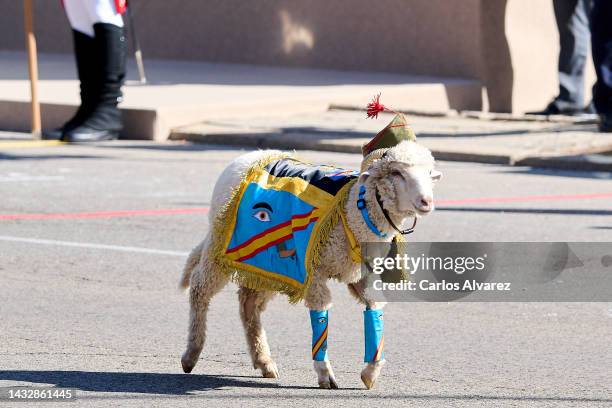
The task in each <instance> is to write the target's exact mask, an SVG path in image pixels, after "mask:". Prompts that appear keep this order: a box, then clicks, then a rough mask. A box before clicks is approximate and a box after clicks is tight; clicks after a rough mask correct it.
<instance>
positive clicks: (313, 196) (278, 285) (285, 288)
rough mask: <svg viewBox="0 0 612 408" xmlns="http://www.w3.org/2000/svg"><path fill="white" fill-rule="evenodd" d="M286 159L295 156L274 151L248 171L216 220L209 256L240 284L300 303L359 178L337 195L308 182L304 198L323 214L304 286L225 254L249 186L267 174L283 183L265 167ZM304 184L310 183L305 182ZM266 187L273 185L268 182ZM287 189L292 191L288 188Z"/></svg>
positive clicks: (310, 245)
mask: <svg viewBox="0 0 612 408" xmlns="http://www.w3.org/2000/svg"><path fill="white" fill-rule="evenodd" d="M283 158H293V157H292V155H290V154H286V153H281V154H278V153H272V154H270V155H268V156H266V157H263V158H262V159H261V160H259V161H257V162H255V163H253V165H252V166H251V168H249V169H248V170H247V171H246V172H245V174H244V176H243V179H242V181H241V182H240V185H239V186H237V187H236V188H234V189H233V190H232V192H231V194H230V198H229V200H228V201H227V202H226V204H225V205H224V206H223V207H222V208H221V209H220V210H219V213H218V214H217V217H216V218H215V220H214V221H213V231H220V232H221V233H219V234H216V235H213V236H212V241H211V246H210V249H209V257H210V258H211V259H213V260H214V262H215V263H216V264H217V265H218V266H219V267H220V268H221V270H222V271H223V272H224V273H226V274H227V275H229V276H230V278H231V279H232V280H233V281H234V282H235V283H237V284H238V285H241V286H245V287H248V288H251V289H254V290H270V291H279V292H282V293H285V294H286V295H287V296H288V297H289V301H290V302H291V303H296V302H298V301H300V300H301V299H303V297H304V296H305V294H306V293H307V291H308V288H309V287H310V282H311V278H312V274H313V271H314V269H315V268H316V267H318V265H319V264H320V262H321V259H320V252H321V248H322V245H323V244H324V243H325V242H327V239H328V238H329V234H330V233H331V231H332V230H333V228H334V226H335V225H336V223H337V222H339V221H340V218H341V213H342V212H343V204H344V203H345V202H346V199H347V196H348V191H349V190H350V188H351V187H352V186H353V185H354V183H355V182H356V181H357V179H355V180H352V181H350V182H349V183H347V184H346V185H345V186H344V187H343V188H342V189H341V190H340V191H339V192H338V193H337V194H336V195H335V196H334V195H331V194H329V193H327V192H325V191H323V190H320V189H318V188H316V187H315V186H313V185H310V184H308V185H307V186H306V185H304V186H303V187H304V191H300V194H299V196H300V198H303V199H304V201H306V202H308V203H309V204H311V205H314V206H316V207H318V208H319V210H320V211H321V214H322V215H321V216H320V217H319V220H318V221H317V222H316V223H315V225H314V228H313V231H312V236H311V239H310V240H309V243H308V247H307V248H306V260H305V267H306V272H307V274H306V279H305V281H304V284H303V285H302V284H300V283H299V282H297V281H295V280H293V279H291V278H288V277H285V276H282V275H278V274H273V273H270V272H268V271H265V270H262V269H260V268H257V267H253V266H251V265H247V264H244V263H241V262H236V261H233V260H231V259H229V258H228V257H227V256H226V255H225V250H226V249H227V247H228V245H229V242H230V240H231V236H232V233H233V231H234V228H235V225H236V214H237V211H238V204H239V203H240V199H241V198H242V195H243V194H244V191H245V189H246V187H247V186H248V185H249V184H250V183H251V182H253V181H255V180H258V181H259V180H262V178H263V177H265V179H263V180H264V181H263V182H264V184H265V181H266V180H270V177H272V178H274V179H278V180H274V181H275V182H276V181H279V182H282V181H283V180H282V179H284V178H283V177H275V176H272V175H270V174H269V173H267V172H266V171H265V170H263V168H264V167H265V166H266V165H268V164H269V163H271V162H272V161H275V160H280V159H283ZM262 173H263V174H262ZM287 179H288V180H290V181H291V182H292V183H294V184H297V183H300V182H301V181H302V180H301V179H299V178H295V177H291V178H289V177H288V178H287ZM304 183H306V182H305V181H304ZM258 184H259V182H258ZM266 188H269V185H268V184H266ZM285 191H291V190H290V189H288V190H285ZM294 191H295V190H294ZM272 277H273V279H272Z"/></svg>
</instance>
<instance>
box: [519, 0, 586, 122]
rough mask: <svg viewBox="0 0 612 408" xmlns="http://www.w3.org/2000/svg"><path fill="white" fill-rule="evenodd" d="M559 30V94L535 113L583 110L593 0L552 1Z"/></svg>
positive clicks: (550, 113)
mask: <svg viewBox="0 0 612 408" xmlns="http://www.w3.org/2000/svg"><path fill="white" fill-rule="evenodd" d="M553 8H554V11H555V20H556V23H557V29H558V31H559V45H560V50H559V60H558V79H559V94H558V95H557V97H555V99H553V101H552V102H551V103H550V104H549V105H548V106H547V107H546V108H545V109H544V110H543V111H538V112H530V113H532V114H541V115H555V114H570V115H572V114H579V113H582V112H583V111H584V69H585V64H586V59H587V56H588V53H589V36H590V31H589V10H590V8H591V0H553Z"/></svg>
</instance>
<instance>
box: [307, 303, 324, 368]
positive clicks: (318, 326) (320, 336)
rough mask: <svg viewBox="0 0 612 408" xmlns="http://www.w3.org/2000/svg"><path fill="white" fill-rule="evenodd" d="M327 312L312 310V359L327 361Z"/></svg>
mask: <svg viewBox="0 0 612 408" xmlns="http://www.w3.org/2000/svg"><path fill="white" fill-rule="evenodd" d="M327 323H328V319H327V310H311V311H310V324H311V325H312V359H313V360H316V361H327V360H328V358H327Z"/></svg>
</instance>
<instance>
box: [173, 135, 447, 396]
mask: <svg viewBox="0 0 612 408" xmlns="http://www.w3.org/2000/svg"><path fill="white" fill-rule="evenodd" d="M280 153H281V152H279V151H274V150H260V151H255V152H251V153H247V154H245V155H242V156H240V157H238V158H236V159H235V160H234V161H233V162H231V163H230V164H229V166H228V167H227V168H225V170H224V171H223V172H222V173H221V175H220V176H219V179H218V181H217V183H216V185H215V188H214V191H213V197H212V202H211V207H210V214H209V218H210V221H211V225H214V220H215V219H216V217H217V215H218V212H219V209H220V208H221V207H222V206H223V205H224V204H225V203H226V202H227V201H228V200H229V198H230V194H231V191H232V189H234V188H236V187H237V186H238V185H239V184H240V181H241V180H242V178H243V176H244V174H245V173H246V171H247V170H248V169H249V168H250V167H251V166H252V165H253V164H254V163H256V162H257V161H259V160H261V159H264V158H265V157H266V156H270V155H278V154H280ZM440 177H441V173H439V172H437V171H436V170H435V169H434V159H433V156H432V155H431V152H430V151H429V150H428V149H427V148H425V147H423V146H421V145H419V144H417V143H415V142H406V141H405V142H401V143H400V144H398V145H397V146H395V147H393V148H392V149H389V150H388V152H387V154H386V155H385V156H384V157H383V158H381V159H380V160H377V161H375V162H373V163H372V164H371V165H370V166H369V167H368V168H367V170H366V171H365V172H363V173H362V174H361V175H360V179H359V182H357V183H355V184H354V185H353V187H352V188H351V190H350V192H349V197H348V200H347V203H346V205H345V207H344V211H345V214H346V219H347V223H348V225H349V227H350V229H351V231H352V232H353V234H354V235H355V238H356V239H357V241H359V242H388V241H390V240H391V239H392V237H393V234H394V232H395V231H394V229H393V227H392V226H391V225H389V223H388V222H387V220H386V218H385V217H384V214H383V212H382V210H381V209H380V206H379V205H378V204H377V202H376V191H378V192H379V194H380V196H381V200H382V203H383V206H384V208H385V209H386V210H387V211H388V213H389V215H390V217H391V219H392V220H393V221H394V223H395V224H396V225H401V224H403V223H404V222H405V221H407V219H408V218H412V217H421V216H424V215H427V214H429V213H430V212H431V211H432V210H433V207H434V206H433V188H434V185H435V182H436V181H437V180H439V179H440ZM361 184H364V185H365V186H366V196H365V199H366V206H367V209H368V212H369V214H370V218H371V219H372V221H373V222H374V224H375V225H376V226H377V227H378V229H379V230H381V231H382V232H384V233H386V234H387V237H386V238H381V237H379V236H377V235H376V234H374V233H373V232H372V231H371V230H370V229H369V228H368V226H367V225H366V224H365V222H364V220H363V218H362V215H361V212H360V211H359V210H358V209H357V206H356V202H357V198H358V197H357V195H358V191H359V186H360V185H361ZM216 233H219V231H216ZM210 236H211V231H209V234H208V236H207V237H206V238H205V239H204V241H203V242H202V243H200V244H199V245H198V246H197V247H196V248H195V249H194V250H193V251H192V252H191V254H190V256H189V259H188V260H187V263H186V266H185V269H184V273H183V277H182V279H181V286H182V287H184V288H187V287H188V286H191V292H190V295H191V296H190V299H191V313H190V331H189V337H188V344H187V350H186V351H185V353H184V354H183V358H182V360H181V361H182V364H183V369H184V370H185V372H190V371H191V370H192V369H193V367H194V366H195V364H196V362H197V360H198V358H199V355H200V352H201V351H202V347H203V344H204V339H205V331H206V311H207V309H208V305H209V302H210V299H211V298H212V297H213V296H214V295H215V294H216V293H218V291H219V290H221V288H223V286H225V284H226V283H227V281H228V278H227V276H225V274H223V272H221V271H220V270H219V269H218V268H217V267H216V265H214V264H213V263H212V262H210V261H209V259H208V257H207V251H208V245H209V242H210ZM329 279H337V280H339V281H340V282H343V283H346V284H347V285H348V287H349V290H350V292H351V293H352V294H353V295H354V296H355V297H356V298H357V300H358V301H359V302H361V303H363V304H364V305H367V306H368V307H370V308H374V309H381V308H383V307H384V304H383V303H380V302H375V301H373V300H372V299H368V298H367V296H366V293H365V282H362V281H360V279H361V273H360V265H359V264H356V263H354V262H353V261H352V259H351V257H350V255H349V247H348V242H347V238H346V235H345V232H344V229H343V227H342V223H341V222H338V224H337V225H335V226H334V228H333V230H332V232H331V234H330V236H329V239H328V241H327V242H326V243H325V245H324V246H323V248H322V251H321V263H320V266H319V267H318V268H316V270H315V271H313V278H312V281H311V285H310V287H309V290H308V293H307V294H306V297H305V299H304V303H305V305H306V307H308V308H309V309H315V310H327V309H329V308H330V307H331V305H332V303H331V302H332V298H331V292H330V290H329V288H328V286H327V282H328V281H329ZM239 295H240V296H239V298H240V302H239V303H240V314H241V318H242V321H243V325H244V328H245V334H246V337H247V343H248V346H249V352H250V354H251V358H252V361H253V365H254V367H255V368H258V369H260V370H261V371H262V374H263V375H264V376H266V377H274V378H275V377H278V369H277V367H276V364H275V363H274V361H273V360H272V357H271V355H270V348H269V346H268V343H267V339H266V335H265V331H264V330H263V327H262V325H261V313H262V312H263V310H264V309H265V306H266V303H267V302H268V301H269V300H270V299H272V297H273V296H274V293H271V292H263V291H262V292H258V291H253V290H250V289H246V288H241V289H240V291H239ZM383 363H384V362H382V361H381V362H377V363H369V364H367V365H366V366H365V368H364V369H363V371H362V373H361V378H362V381H363V382H364V384H365V385H366V387H367V388H371V387H372V386H373V385H374V383H375V382H376V379H377V378H378V376H379V374H380V370H381V367H382V365H383ZM314 369H315V372H316V374H317V378H318V382H319V386H320V387H322V388H337V383H336V380H335V377H334V373H333V370H332V367H331V364H330V362H329V361H325V362H317V361H315V362H314Z"/></svg>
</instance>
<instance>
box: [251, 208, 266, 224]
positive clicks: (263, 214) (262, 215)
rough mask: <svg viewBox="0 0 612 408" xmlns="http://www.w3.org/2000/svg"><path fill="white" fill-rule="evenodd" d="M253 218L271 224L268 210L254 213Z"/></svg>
mask: <svg viewBox="0 0 612 408" xmlns="http://www.w3.org/2000/svg"><path fill="white" fill-rule="evenodd" d="M253 218H255V219H256V220H257V221H261V222H270V214H269V213H268V212H267V211H266V210H258V211H255V212H254V213H253Z"/></svg>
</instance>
